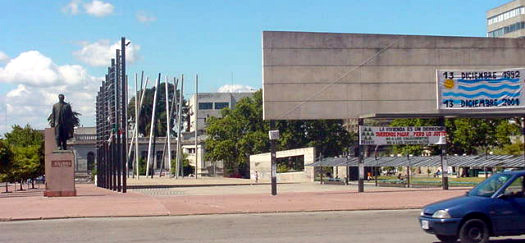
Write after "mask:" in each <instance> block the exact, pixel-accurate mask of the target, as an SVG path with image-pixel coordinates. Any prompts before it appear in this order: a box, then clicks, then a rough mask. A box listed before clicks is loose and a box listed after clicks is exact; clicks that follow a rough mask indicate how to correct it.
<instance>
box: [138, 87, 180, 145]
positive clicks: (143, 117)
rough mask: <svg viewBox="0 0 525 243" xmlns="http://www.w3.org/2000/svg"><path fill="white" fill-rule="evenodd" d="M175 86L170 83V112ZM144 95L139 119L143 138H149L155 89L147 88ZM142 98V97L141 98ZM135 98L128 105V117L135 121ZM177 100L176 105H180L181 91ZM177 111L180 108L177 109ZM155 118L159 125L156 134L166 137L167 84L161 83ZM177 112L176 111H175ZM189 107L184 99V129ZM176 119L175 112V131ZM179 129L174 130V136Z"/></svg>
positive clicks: (172, 119) (156, 125) (178, 92)
mask: <svg viewBox="0 0 525 243" xmlns="http://www.w3.org/2000/svg"><path fill="white" fill-rule="evenodd" d="M174 88H175V86H174V85H173V84H170V83H168V102H169V103H170V104H169V105H170V110H171V104H172V101H173V89H174ZM145 92H146V93H145V94H144V101H143V103H142V111H141V112H140V117H139V121H138V123H139V127H138V128H139V129H138V130H139V133H140V134H142V135H143V136H149V133H150V128H151V112H152V111H153V98H154V96H155V87H152V88H147V89H145ZM139 97H140V96H139ZM135 98H136V97H132V98H131V100H130V101H129V104H128V116H129V117H130V119H132V120H135ZM176 98H177V100H176V103H175V104H177V103H178V101H179V99H180V90H177V97H176ZM175 108H176V109H177V108H178V105H177V107H175ZM155 110H156V111H155V118H156V119H157V123H156V124H155V130H154V132H155V133H156V134H157V136H161V137H164V136H166V126H167V123H166V84H165V83H160V88H159V92H158V93H157V105H156V107H155ZM174 111H175V110H174ZM187 116H188V106H187V102H186V100H185V99H184V97H183V102H182V122H181V126H182V127H184V122H186V121H188V120H189V119H188V117H187ZM175 119H176V116H175V112H174V113H173V117H171V120H170V122H171V124H173V125H171V128H172V129H173V128H174V127H176V126H175V125H174V121H175ZM174 131H177V129H174V130H172V131H171V132H172V135H176V132H174Z"/></svg>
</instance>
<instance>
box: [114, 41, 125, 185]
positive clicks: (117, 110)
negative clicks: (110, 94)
mask: <svg viewBox="0 0 525 243" xmlns="http://www.w3.org/2000/svg"><path fill="white" fill-rule="evenodd" d="M115 60H116V62H117V64H116V65H115V67H116V71H115V117H116V120H115V126H116V127H117V143H116V147H117V154H116V156H115V158H116V162H117V163H116V170H117V191H119V192H120V191H122V184H121V183H122V178H121V177H122V173H121V172H122V171H121V169H122V162H123V161H122V160H123V159H124V158H122V140H121V139H122V137H121V134H122V131H121V130H122V129H124V127H121V126H120V122H121V119H122V118H123V117H121V113H120V112H121V111H120V109H121V105H122V104H121V103H122V102H121V100H120V95H121V92H122V83H123V82H122V81H123V80H121V78H122V77H121V73H120V70H121V69H120V65H121V64H122V63H121V61H122V59H121V58H120V50H119V49H117V50H116V58H115Z"/></svg>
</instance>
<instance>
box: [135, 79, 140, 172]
mask: <svg viewBox="0 0 525 243" xmlns="http://www.w3.org/2000/svg"><path fill="white" fill-rule="evenodd" d="M138 85H139V82H138V78H137V74H136V73H135V135H134V139H135V166H134V167H135V171H136V174H137V179H139V107H138V106H139V100H138V99H139V86H138Z"/></svg>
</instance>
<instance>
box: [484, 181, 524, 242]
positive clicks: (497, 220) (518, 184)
mask: <svg viewBox="0 0 525 243" xmlns="http://www.w3.org/2000/svg"><path fill="white" fill-rule="evenodd" d="M524 183H525V180H524V177H523V176H520V177H517V178H515V180H514V181H512V183H511V184H510V185H509V186H507V188H505V191H504V192H503V196H501V197H498V198H494V199H493V200H494V204H493V207H492V210H491V212H490V214H491V218H492V221H493V223H494V229H495V230H496V231H497V232H501V233H516V232H523V231H524V230H525V197H524Z"/></svg>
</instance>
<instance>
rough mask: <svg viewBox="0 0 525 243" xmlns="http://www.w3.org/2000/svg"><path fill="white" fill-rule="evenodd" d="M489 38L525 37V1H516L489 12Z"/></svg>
mask: <svg viewBox="0 0 525 243" xmlns="http://www.w3.org/2000/svg"><path fill="white" fill-rule="evenodd" d="M487 37H509V38H520V37H525V0H515V1H512V2H509V3H506V4H503V5H501V6H498V7H496V8H493V9H490V10H489V11H487Z"/></svg>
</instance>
